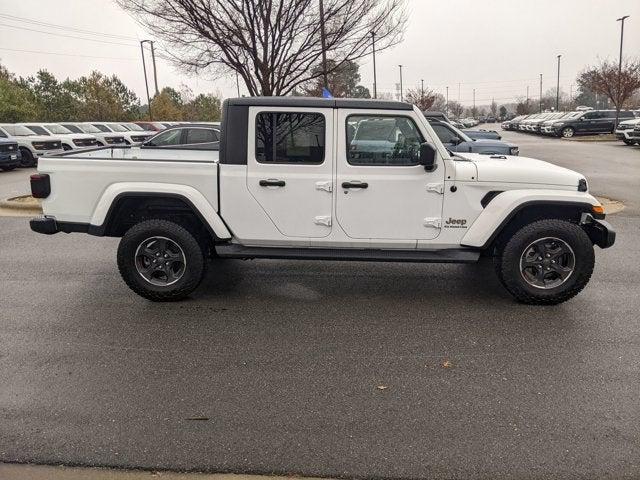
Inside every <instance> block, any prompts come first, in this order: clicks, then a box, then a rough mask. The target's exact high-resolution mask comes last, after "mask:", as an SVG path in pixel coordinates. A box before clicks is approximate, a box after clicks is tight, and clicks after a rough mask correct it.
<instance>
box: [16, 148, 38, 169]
mask: <svg viewBox="0 0 640 480" xmlns="http://www.w3.org/2000/svg"><path fill="white" fill-rule="evenodd" d="M20 155H21V160H20V166H21V167H35V166H36V165H38V161H37V160H36V159H35V158H33V154H32V153H31V151H30V150H29V149H28V148H21V149H20Z"/></svg>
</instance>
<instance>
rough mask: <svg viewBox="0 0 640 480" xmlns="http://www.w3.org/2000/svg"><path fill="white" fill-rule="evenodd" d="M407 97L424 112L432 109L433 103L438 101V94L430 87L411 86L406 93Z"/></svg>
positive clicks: (408, 100) (407, 99)
mask: <svg viewBox="0 0 640 480" xmlns="http://www.w3.org/2000/svg"><path fill="white" fill-rule="evenodd" d="M405 99H406V101H407V102H409V103H413V104H414V105H416V106H417V107H418V108H419V109H420V110H422V111H423V112H424V111H425V110H429V109H431V107H432V106H433V103H434V102H435V101H436V94H435V92H433V91H432V90H430V89H428V88H425V89H421V88H410V89H408V90H407V93H406V94H405Z"/></svg>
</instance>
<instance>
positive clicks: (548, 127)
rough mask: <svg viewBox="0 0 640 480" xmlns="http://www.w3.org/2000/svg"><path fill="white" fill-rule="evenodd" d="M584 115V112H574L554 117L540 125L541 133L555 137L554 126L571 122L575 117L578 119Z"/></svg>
mask: <svg viewBox="0 0 640 480" xmlns="http://www.w3.org/2000/svg"><path fill="white" fill-rule="evenodd" d="M580 115H582V112H578V111H574V112H565V113H564V114H563V115H560V116H558V117H553V118H550V119H548V120H545V121H544V122H542V123H541V124H540V133H541V134H542V135H555V132H554V130H553V124H554V123H556V122H559V121H563V120H569V119H571V118H574V117H578V116H580Z"/></svg>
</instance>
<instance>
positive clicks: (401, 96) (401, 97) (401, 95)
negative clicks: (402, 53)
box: [398, 65, 404, 101]
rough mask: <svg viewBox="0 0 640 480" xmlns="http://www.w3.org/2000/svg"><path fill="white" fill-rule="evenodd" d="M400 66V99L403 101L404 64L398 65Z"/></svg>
mask: <svg viewBox="0 0 640 480" xmlns="http://www.w3.org/2000/svg"><path fill="white" fill-rule="evenodd" d="M398 67H400V101H402V99H403V98H404V95H403V94H402V65H398Z"/></svg>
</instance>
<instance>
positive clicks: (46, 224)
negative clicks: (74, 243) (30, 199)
mask: <svg viewBox="0 0 640 480" xmlns="http://www.w3.org/2000/svg"><path fill="white" fill-rule="evenodd" d="M29 226H30V227H31V230H33V231H34V232H36V233H42V234H44V235H53V234H54V233H58V232H64V233H73V232H79V233H88V232H89V224H88V223H72V222H58V221H56V219H55V218H51V217H36V218H32V219H31V220H29Z"/></svg>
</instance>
